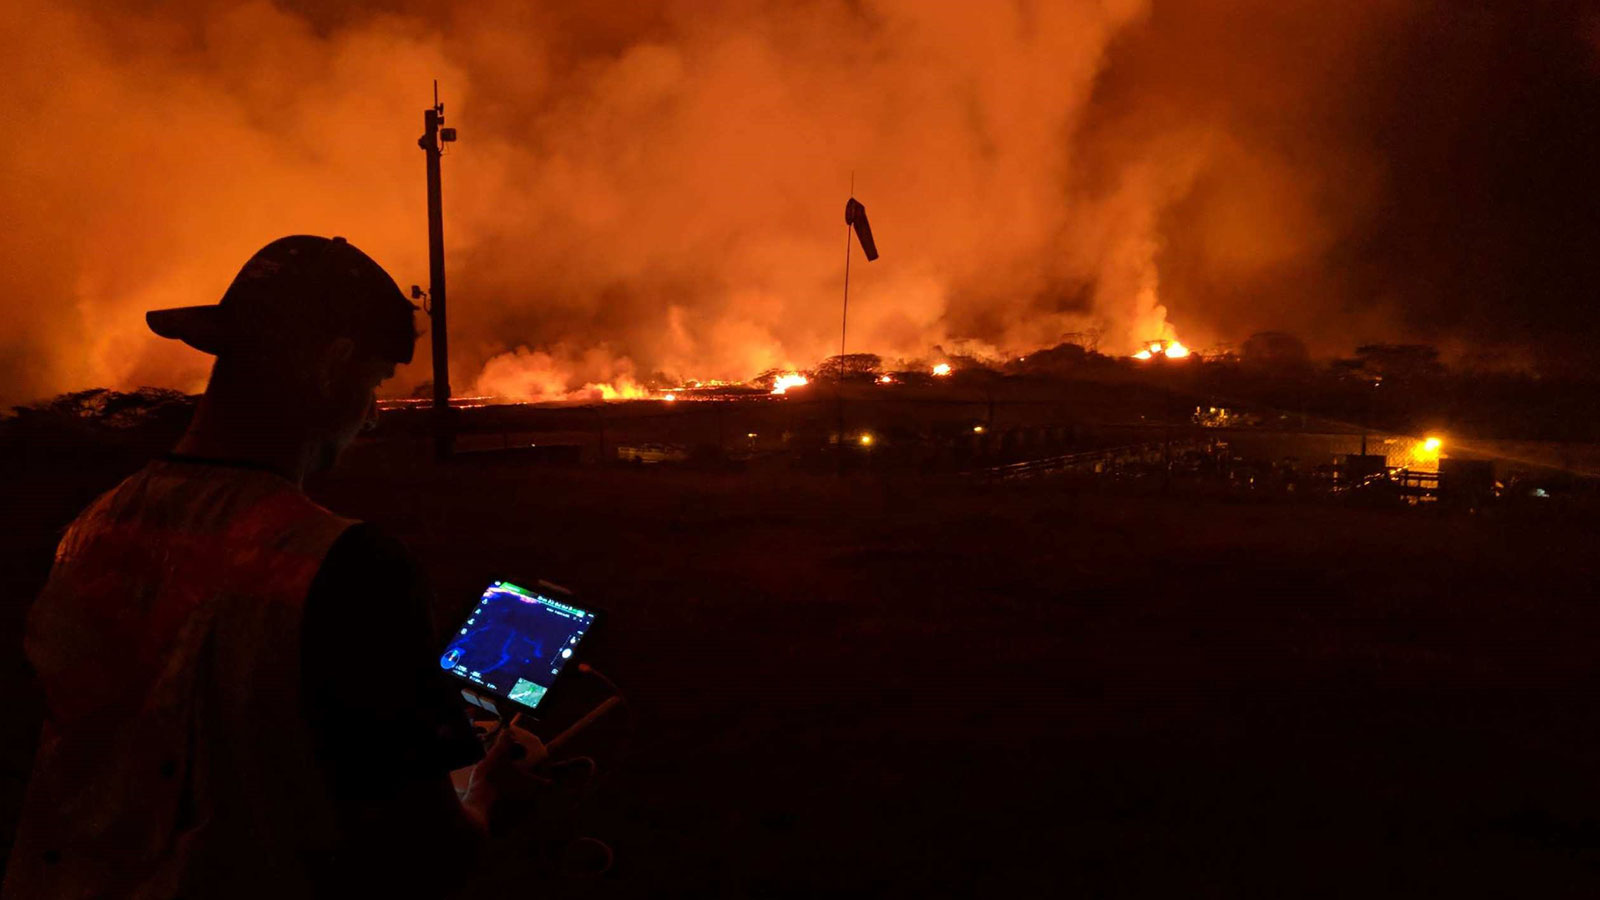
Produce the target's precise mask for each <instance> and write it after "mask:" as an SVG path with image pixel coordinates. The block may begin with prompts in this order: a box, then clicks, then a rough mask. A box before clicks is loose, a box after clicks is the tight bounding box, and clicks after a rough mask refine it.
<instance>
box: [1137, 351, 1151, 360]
mask: <svg viewBox="0 0 1600 900" xmlns="http://www.w3.org/2000/svg"><path fill="white" fill-rule="evenodd" d="M1133 358H1134V359H1149V358H1150V351H1149V350H1140V351H1139V352H1138V353H1135V354H1134V355H1133Z"/></svg>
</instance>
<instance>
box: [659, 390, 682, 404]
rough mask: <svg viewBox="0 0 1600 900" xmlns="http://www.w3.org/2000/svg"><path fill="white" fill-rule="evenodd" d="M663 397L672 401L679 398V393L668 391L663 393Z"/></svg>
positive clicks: (669, 401)
mask: <svg viewBox="0 0 1600 900" xmlns="http://www.w3.org/2000/svg"><path fill="white" fill-rule="evenodd" d="M661 399H663V400H665V401H667V402H668V403H671V402H672V401H674V400H676V399H678V395H677V394H674V393H673V392H671V391H667V392H666V393H665V394H662V395H661Z"/></svg>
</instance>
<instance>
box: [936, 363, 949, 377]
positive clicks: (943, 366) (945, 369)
mask: <svg viewBox="0 0 1600 900" xmlns="http://www.w3.org/2000/svg"><path fill="white" fill-rule="evenodd" d="M933 374H935V375H938V376H940V377H944V376H945V375H949V374H950V364H949V363H939V364H938V365H937V366H934V367H933Z"/></svg>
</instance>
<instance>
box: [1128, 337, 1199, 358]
mask: <svg viewBox="0 0 1600 900" xmlns="http://www.w3.org/2000/svg"><path fill="white" fill-rule="evenodd" d="M1191 352H1192V351H1190V350H1189V348H1188V347H1185V346H1184V345H1183V344H1182V343H1181V342H1180V341H1179V340H1178V339H1177V338H1173V339H1172V340H1167V341H1151V342H1150V344H1149V346H1147V347H1145V348H1144V349H1142V350H1140V351H1139V352H1138V353H1135V354H1134V355H1133V358H1134V359H1154V358H1155V357H1157V356H1163V357H1166V358H1167V359H1183V358H1184V357H1186V356H1188V355H1189V354H1190V353H1191Z"/></svg>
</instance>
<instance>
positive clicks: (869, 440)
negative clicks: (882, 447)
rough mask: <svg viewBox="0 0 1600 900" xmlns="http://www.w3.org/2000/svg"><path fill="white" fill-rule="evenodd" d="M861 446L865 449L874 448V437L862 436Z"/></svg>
mask: <svg viewBox="0 0 1600 900" xmlns="http://www.w3.org/2000/svg"><path fill="white" fill-rule="evenodd" d="M861 446H863V447H871V446H872V435H870V434H863V435H862V436H861Z"/></svg>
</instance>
